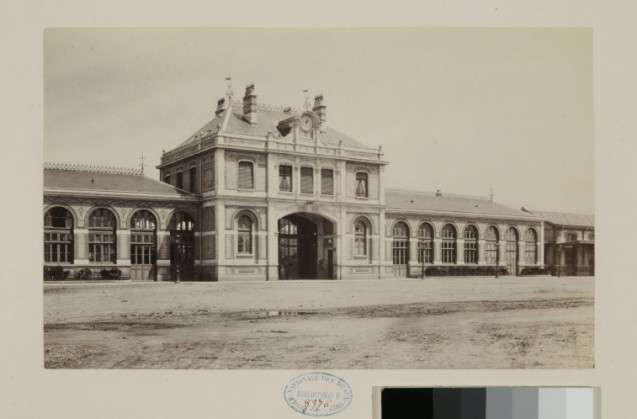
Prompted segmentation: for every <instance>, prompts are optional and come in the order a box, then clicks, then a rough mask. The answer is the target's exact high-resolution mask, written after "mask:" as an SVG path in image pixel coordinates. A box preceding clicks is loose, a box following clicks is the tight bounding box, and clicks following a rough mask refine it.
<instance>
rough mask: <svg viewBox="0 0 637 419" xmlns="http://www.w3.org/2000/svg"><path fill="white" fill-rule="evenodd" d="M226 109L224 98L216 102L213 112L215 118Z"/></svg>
mask: <svg viewBox="0 0 637 419" xmlns="http://www.w3.org/2000/svg"><path fill="white" fill-rule="evenodd" d="M226 109H228V104H227V103H226V98H225V97H222V98H221V99H219V100H218V101H217V110H216V111H215V116H219V115H221V114H222V113H223V111H225V110H226Z"/></svg>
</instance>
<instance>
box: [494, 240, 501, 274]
mask: <svg viewBox="0 0 637 419" xmlns="http://www.w3.org/2000/svg"><path fill="white" fill-rule="evenodd" d="M499 271H500V242H495V277H496V278H499V277H500V276H499Z"/></svg>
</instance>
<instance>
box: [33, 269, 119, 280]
mask: <svg viewBox="0 0 637 419" xmlns="http://www.w3.org/2000/svg"><path fill="white" fill-rule="evenodd" d="M121 277H122V271H121V270H119V269H117V268H111V269H102V270H101V271H100V275H99V277H98V276H95V277H94V276H93V271H91V270H90V269H88V268H82V269H78V270H76V271H75V274H74V275H73V276H71V271H69V270H65V269H64V268H63V267H61V266H45V267H44V280H45V281H67V280H71V279H77V280H86V279H94V278H95V279H120V278H121Z"/></svg>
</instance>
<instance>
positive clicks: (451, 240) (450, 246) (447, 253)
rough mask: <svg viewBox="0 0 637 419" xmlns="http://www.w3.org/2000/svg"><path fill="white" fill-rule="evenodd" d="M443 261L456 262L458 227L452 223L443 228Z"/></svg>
mask: <svg viewBox="0 0 637 419" xmlns="http://www.w3.org/2000/svg"><path fill="white" fill-rule="evenodd" d="M441 233H442V234H441V236H442V263H456V229H455V228H454V226H452V225H451V224H446V225H445V226H444V227H443V228H442V232H441Z"/></svg>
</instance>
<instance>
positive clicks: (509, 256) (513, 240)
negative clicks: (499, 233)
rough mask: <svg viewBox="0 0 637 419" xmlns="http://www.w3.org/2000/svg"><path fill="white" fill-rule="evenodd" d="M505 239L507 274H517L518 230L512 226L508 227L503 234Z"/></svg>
mask: <svg viewBox="0 0 637 419" xmlns="http://www.w3.org/2000/svg"><path fill="white" fill-rule="evenodd" d="M504 240H505V241H506V254H505V258H506V263H507V271H508V273H509V275H517V274H518V232H517V230H516V229H514V228H513V227H509V229H508V230H507V231H506V234H505V235H504Z"/></svg>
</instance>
